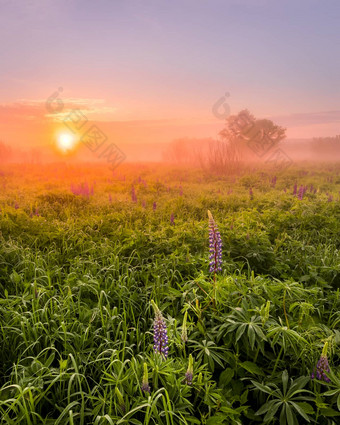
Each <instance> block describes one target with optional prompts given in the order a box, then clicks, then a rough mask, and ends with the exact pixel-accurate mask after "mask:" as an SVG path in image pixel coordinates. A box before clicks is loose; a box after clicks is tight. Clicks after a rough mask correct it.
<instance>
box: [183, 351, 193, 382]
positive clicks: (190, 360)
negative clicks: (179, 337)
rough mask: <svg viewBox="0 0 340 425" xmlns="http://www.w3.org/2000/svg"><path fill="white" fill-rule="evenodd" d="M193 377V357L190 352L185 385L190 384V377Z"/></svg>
mask: <svg viewBox="0 0 340 425" xmlns="http://www.w3.org/2000/svg"><path fill="white" fill-rule="evenodd" d="M193 377H194V366H193V358H192V355H191V354H190V356H189V365H188V369H187V371H186V373H185V382H186V384H187V385H191V384H192V378H193Z"/></svg>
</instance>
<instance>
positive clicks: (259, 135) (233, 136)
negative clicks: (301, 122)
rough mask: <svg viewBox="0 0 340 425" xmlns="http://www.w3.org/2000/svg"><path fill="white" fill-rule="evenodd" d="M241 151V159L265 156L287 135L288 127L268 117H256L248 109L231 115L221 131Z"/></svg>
mask: <svg viewBox="0 0 340 425" xmlns="http://www.w3.org/2000/svg"><path fill="white" fill-rule="evenodd" d="M219 134H220V137H221V138H222V140H223V141H224V142H225V143H227V144H228V145H229V146H233V148H234V150H235V151H237V152H238V153H239V157H240V158H241V160H251V159H254V154H255V155H256V156H257V157H262V156H264V155H265V154H266V153H267V152H269V150H271V149H272V148H274V147H277V146H278V144H279V143H280V142H281V141H282V140H283V139H284V138H285V137H286V129H285V128H283V127H281V126H279V125H276V124H274V123H273V121H271V120H268V119H256V118H255V117H254V115H252V114H251V113H250V112H249V111H248V110H247V109H244V110H242V111H240V112H239V113H238V114H237V115H230V116H229V117H228V118H227V120H226V126H225V128H224V129H223V130H222V131H221V132H220V133H219Z"/></svg>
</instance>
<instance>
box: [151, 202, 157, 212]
mask: <svg viewBox="0 0 340 425" xmlns="http://www.w3.org/2000/svg"><path fill="white" fill-rule="evenodd" d="M156 208H157V204H156V202H154V203H153V204H152V209H153V210H154V211H156Z"/></svg>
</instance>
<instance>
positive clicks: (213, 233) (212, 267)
mask: <svg viewBox="0 0 340 425" xmlns="http://www.w3.org/2000/svg"><path fill="white" fill-rule="evenodd" d="M208 217H209V252H210V256H209V259H210V263H209V271H210V273H214V274H216V273H217V272H219V271H222V239H221V235H220V232H219V231H218V228H217V225H216V223H215V220H214V217H213V216H212V214H211V212H210V211H209V210H208Z"/></svg>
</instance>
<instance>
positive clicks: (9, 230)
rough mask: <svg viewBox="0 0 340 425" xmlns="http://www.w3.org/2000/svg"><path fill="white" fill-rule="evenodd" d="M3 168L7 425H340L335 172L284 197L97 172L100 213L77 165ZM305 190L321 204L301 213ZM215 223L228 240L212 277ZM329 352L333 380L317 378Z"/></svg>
mask: <svg viewBox="0 0 340 425" xmlns="http://www.w3.org/2000/svg"><path fill="white" fill-rule="evenodd" d="M1 171H2V172H1V173H0V186H1V187H3V190H2V192H1V193H0V208H1V210H0V232H1V233H0V424H1V425H2V424H3V425H7V424H8V425H14V424H23V425H40V424H46V425H49V424H59V425H66V424H82V425H87V424H95V425H103V424H136V425H137V424H150V425H151V424H155V425H163V424H164V425H177V424H188V425H191V424H208V425H209V424H232V425H239V424H240V425H241V424H248V423H249V424H256V423H273V424H288V425H292V424H304V423H308V422H314V423H318V424H321V425H335V424H336V423H337V421H338V415H339V414H340V413H339V412H340V371H339V366H338V364H339V354H338V353H339V344H340V332H339V331H338V329H339V325H340V314H339V311H340V254H339V252H340V251H339V249H340V245H339V233H340V224H339V223H340V207H339V205H340V204H339V197H338V195H337V194H338V193H339V190H340V181H339V179H338V178H336V177H335V176H337V175H338V174H337V173H339V167H338V166H334V167H332V166H325V167H320V168H316V169H315V171H314V173H313V174H312V173H311V172H308V171H306V170H299V169H296V168H293V167H292V169H291V170H288V171H286V172H285V173H282V174H280V175H279V176H278V178H277V183H276V186H275V187H273V185H272V184H271V181H272V178H273V173H272V172H270V171H268V172H267V171H266V170H265V172H264V171H262V172H257V171H256V170H255V171H254V172H253V173H252V174H250V173H249V174H247V175H244V176H242V177H240V178H239V179H238V180H235V181H233V178H231V177H230V178H228V179H218V178H217V177H214V176H212V175H207V176H202V175H201V173H199V172H196V171H194V170H187V169H185V170H184V169H181V170H174V169H170V170H169V169H165V168H164V169H161V168H159V167H156V166H154V167H149V168H147V167H144V168H143V167H140V168H138V166H137V165H136V166H134V167H131V168H129V167H127V166H126V168H124V167H123V166H122V170H121V171H120V172H119V174H116V175H114V176H113V177H112V174H111V173H110V172H109V170H103V169H98V168H96V167H93V168H92V167H89V168H88V169H86V178H87V179H88V181H89V184H90V186H94V187H95V190H94V195H93V196H91V197H89V198H83V197H81V196H76V195H73V194H72V193H71V191H70V187H71V185H72V184H78V183H79V182H82V181H84V180H85V178H84V175H82V174H81V170H80V169H78V168H77V167H65V168H63V169H62V170H58V169H56V168H54V169H53V168H52V169H51V170H50V171H49V172H47V170H44V169H41V170H37V169H34V168H32V170H26V171H25V177H23V174H22V171H21V170H18V169H16V168H15V167H14V166H9V167H7V168H4V169H3V170H1ZM29 171H31V172H30V173H29ZM49 173H50V174H49ZM123 177H124V178H123ZM333 177H334V178H333ZM332 178H333V181H332V180H331V179H332ZM94 181H95V182H94ZM296 181H297V182H298V183H299V184H303V185H306V186H310V185H311V184H313V185H314V187H316V188H318V191H317V193H315V194H314V193H311V192H308V191H307V193H306V195H305V197H304V198H303V200H302V201H299V200H298V199H297V198H296V197H295V196H293V195H292V189H293V185H294V183H295V182H296ZM132 184H133V185H134V187H135V191H136V196H137V202H132V200H131V199H130V194H131V186H132ZM180 187H181V188H182V192H183V193H180V190H179V188H180ZM249 187H252V188H253V192H254V197H253V199H252V200H250V199H249ZM285 188H287V191H286V192H284V189H285ZM231 189H232V193H230V190H231ZM326 192H328V193H332V194H333V195H334V201H333V202H328V201H327V199H328V197H327V195H326ZM109 194H111V195H112V200H111V202H110V201H109V197H108V195H109ZM15 202H17V204H18V205H19V208H15V207H14V203H15ZM153 202H156V203H157V208H156V209H155V210H154V209H153ZM144 203H145V207H144V206H143V205H144ZM37 208H38V211H39V214H36V213H35V211H36V210H37ZM208 209H209V210H211V211H212V213H213V215H214V218H215V220H216V222H217V224H218V227H219V230H220V232H221V237H222V241H223V271H222V273H220V274H217V275H216V278H215V279H214V277H213V276H212V275H210V274H209V273H208V268H209V259H208V255H209V253H208V249H209V248H208V247H209V245H208V223H207V218H206V217H207V210H208ZM171 214H173V215H174V223H173V224H172V223H171V222H170V216H171ZM151 300H155V303H156V304H157V306H158V307H159V309H160V310H161V311H162V313H163V316H164V319H165V321H166V324H167V328H168V337H169V357H168V358H167V359H166V360H164V359H163V358H162V357H161V356H159V355H157V354H156V353H154V351H153V335H152V323H153V317H154V312H153V308H152V305H151ZM325 342H328V346H329V349H328V361H329V364H330V368H331V372H330V373H329V378H330V379H331V382H330V383H326V382H323V381H318V380H316V379H315V380H312V379H311V378H310V376H311V374H312V372H313V371H314V369H315V367H316V364H317V362H318V359H319V358H320V355H321V352H322V348H323V346H324V344H325ZM189 359H192V364H191V366H190V367H192V369H193V379H192V384H191V385H188V384H187V382H186V379H185V373H186V371H187V370H188V364H189ZM190 361H191V360H190ZM145 369H146V370H147V375H145ZM190 370H191V369H190ZM143 375H144V376H147V379H148V384H149V386H150V393H149V392H148V391H143V390H142V379H143Z"/></svg>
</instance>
